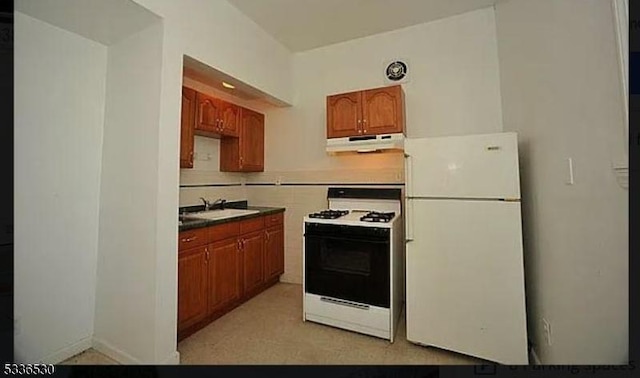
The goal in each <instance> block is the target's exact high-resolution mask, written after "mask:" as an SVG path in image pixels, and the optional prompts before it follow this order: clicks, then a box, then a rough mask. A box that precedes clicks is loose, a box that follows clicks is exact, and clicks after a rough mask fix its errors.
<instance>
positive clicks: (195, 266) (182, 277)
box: [178, 246, 208, 331]
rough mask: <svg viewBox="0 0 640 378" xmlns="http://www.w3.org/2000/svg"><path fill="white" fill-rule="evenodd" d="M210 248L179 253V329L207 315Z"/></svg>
mask: <svg viewBox="0 0 640 378" xmlns="http://www.w3.org/2000/svg"><path fill="white" fill-rule="evenodd" d="M207 251H208V248H207V246H200V247H195V248H191V249H187V250H184V251H180V252H179V253H178V331H181V330H183V329H184V328H186V327H189V326H190V325H192V324H195V323H197V322H198V321H200V320H202V319H204V318H205V317H206V316H207V287H208V280H207V277H208V271H207V268H208V261H207V255H208V252H207Z"/></svg>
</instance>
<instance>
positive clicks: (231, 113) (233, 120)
mask: <svg viewBox="0 0 640 378" xmlns="http://www.w3.org/2000/svg"><path fill="white" fill-rule="evenodd" d="M239 123H240V107H239V106H238V105H236V104H232V103H230V102H226V101H222V100H220V129H219V132H220V134H221V135H224V136H233V137H237V136H238V135H239V134H238V129H239V127H238V124H239Z"/></svg>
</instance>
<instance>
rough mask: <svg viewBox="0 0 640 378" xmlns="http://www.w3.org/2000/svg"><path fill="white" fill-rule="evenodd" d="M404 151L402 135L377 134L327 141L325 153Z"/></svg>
mask: <svg viewBox="0 0 640 378" xmlns="http://www.w3.org/2000/svg"><path fill="white" fill-rule="evenodd" d="M378 150H404V135H403V134H402V133H397V134H379V135H362V136H354V137H345V138H330V139H327V152H344V151H356V152H372V151H378Z"/></svg>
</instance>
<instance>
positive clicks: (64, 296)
mask: <svg viewBox="0 0 640 378" xmlns="http://www.w3.org/2000/svg"><path fill="white" fill-rule="evenodd" d="M14 17H15V18H14V27H15V34H14V37H15V41H14V47H15V87H14V88H15V93H14V94H15V96H14V97H15V116H14V117H15V118H14V122H15V128H14V131H15V140H14V168H15V176H14V180H15V181H14V195H15V202H14V212H15V235H14V238H15V274H14V279H15V291H14V298H15V308H14V316H15V318H16V319H17V321H18V323H17V324H16V330H15V357H16V360H17V361H20V362H25V363H26V362H31V363H34V362H39V361H48V362H59V361H61V360H63V359H65V358H68V357H70V356H72V355H73V354H75V353H77V352H80V351H82V350H83V349H85V348H87V347H88V346H89V345H90V344H91V336H92V333H93V325H94V322H93V316H94V304H95V285H96V259H97V251H98V208H99V194H100V173H101V164H100V159H101V156H102V141H103V140H102V131H103V122H104V100H105V75H106V70H107V65H106V59H107V48H106V47H105V46H104V45H101V44H99V43H96V42H94V41H91V40H88V39H85V38H83V37H80V36H78V35H76V34H73V33H70V32H67V31H65V30H63V29H59V28H57V27H54V26H52V25H50V24H46V23H44V22H41V21H39V20H37V19H34V18H31V17H29V16H27V15H24V14H22V13H20V12H15V14H14Z"/></svg>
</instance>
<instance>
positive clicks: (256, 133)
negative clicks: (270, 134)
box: [239, 109, 264, 172]
mask: <svg viewBox="0 0 640 378" xmlns="http://www.w3.org/2000/svg"><path fill="white" fill-rule="evenodd" d="M241 119H242V126H241V129H240V157H239V159H240V161H239V163H240V170H241V171H243V172H262V171H264V115H263V114H260V113H257V112H254V111H252V110H249V109H242V118H241Z"/></svg>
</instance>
